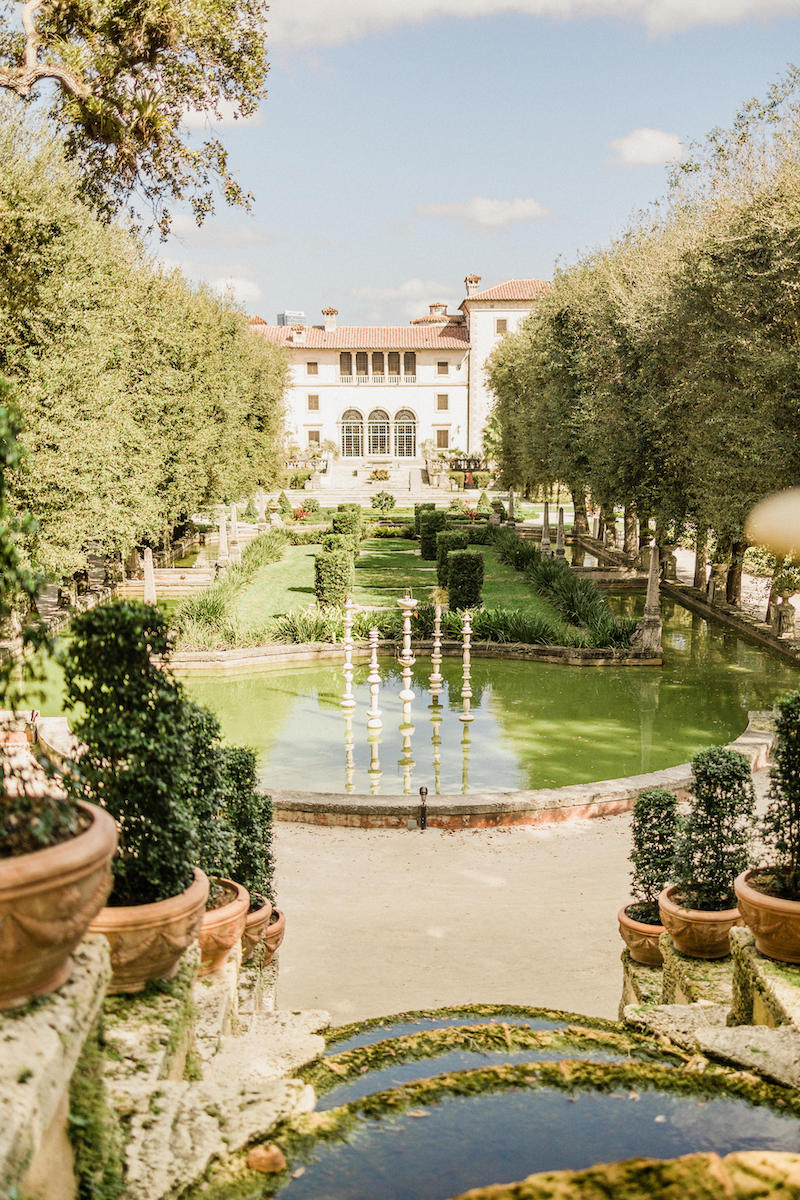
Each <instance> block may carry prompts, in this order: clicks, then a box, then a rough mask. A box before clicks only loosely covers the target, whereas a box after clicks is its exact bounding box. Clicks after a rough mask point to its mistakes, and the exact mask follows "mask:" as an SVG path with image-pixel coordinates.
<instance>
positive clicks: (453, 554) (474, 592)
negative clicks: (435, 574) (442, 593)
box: [447, 550, 483, 611]
mask: <svg viewBox="0 0 800 1200" xmlns="http://www.w3.org/2000/svg"><path fill="white" fill-rule="evenodd" d="M447 575H448V580H449V582H448V591H449V594H450V600H449V607H450V610H451V611H453V610H456V609H462V608H478V607H479V606H480V603H481V593H482V591H483V555H482V554H479V553H478V551H477V550H451V551H450V553H449V554H448V555H447Z"/></svg>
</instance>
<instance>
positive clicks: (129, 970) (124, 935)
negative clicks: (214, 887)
mask: <svg viewBox="0 0 800 1200" xmlns="http://www.w3.org/2000/svg"><path fill="white" fill-rule="evenodd" d="M207 899H208V878H207V877H206V876H205V875H204V874H203V872H202V871H201V870H200V869H199V868H198V867H195V869H194V880H193V882H192V883H191V885H190V886H189V887H188V888H187V889H186V891H185V892H181V894H180V895H179V896H170V897H168V899H166V900H156V901H154V902H153V903H152V904H130V905H115V906H113V907H110V908H104V909H103V910H102V912H100V913H99V914H98V916H97V917H95V919H94V921H92V925H91V929H92V933H102V934H104V935H105V937H106V938H108V943H109V946H110V947H111V969H112V972H113V974H112V976H111V983H110V984H109V987H108V990H109V992H111V993H115V992H141V991H142V989H143V988H144V986H145V985H146V984H148V983H150V981H151V980H153V979H172V977H173V976H174V975H175V974H176V972H177V970H178V966H179V964H180V960H181V956H182V955H183V954H184V952H185V951H186V950H188V948H189V946H191V944H192V942H193V941H194V940H195V938H196V937H197V933H198V930H199V928H200V920H201V918H202V916H203V910H204V909H205V906H206V900H207Z"/></svg>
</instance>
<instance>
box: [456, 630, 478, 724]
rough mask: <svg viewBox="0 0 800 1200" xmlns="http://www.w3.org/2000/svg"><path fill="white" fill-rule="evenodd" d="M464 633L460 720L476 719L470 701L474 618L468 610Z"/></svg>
mask: <svg viewBox="0 0 800 1200" xmlns="http://www.w3.org/2000/svg"><path fill="white" fill-rule="evenodd" d="M462 634H463V638H464V649H463V658H462V675H461V702H462V710H461V712H460V713H459V714H458V719H459V721H464V722H467V721H474V720H475V718H474V717H473V715H472V713H471V712H470V711H469V705H470V701H471V699H472V687H471V686H470V679H471V678H472V669H471V657H472V656H471V651H470V647H471V645H472V618H471V616H470V614H469V613H468V612H466V613H464V624H463V625H462Z"/></svg>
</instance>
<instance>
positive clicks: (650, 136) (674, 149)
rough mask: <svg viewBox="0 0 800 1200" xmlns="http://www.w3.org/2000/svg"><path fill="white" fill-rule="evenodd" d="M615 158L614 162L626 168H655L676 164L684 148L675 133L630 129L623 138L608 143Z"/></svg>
mask: <svg viewBox="0 0 800 1200" xmlns="http://www.w3.org/2000/svg"><path fill="white" fill-rule="evenodd" d="M609 147H610V149H611V150H613V151H614V154H615V155H616V157H615V158H614V160H613V161H614V162H616V163H622V164H624V165H625V166H626V167H656V166H663V165H664V164H665V163H670V162H677V161H679V160H680V159H681V158H682V157H683V154H684V146H683V142H682V141H681V139H680V138H679V137H678V135H677V133H667V132H666V131H665V130H663V129H647V128H642V129H632V130H631V132H630V133H626V134H625V136H624V137H621V138H615V140H614V141H613V142H609Z"/></svg>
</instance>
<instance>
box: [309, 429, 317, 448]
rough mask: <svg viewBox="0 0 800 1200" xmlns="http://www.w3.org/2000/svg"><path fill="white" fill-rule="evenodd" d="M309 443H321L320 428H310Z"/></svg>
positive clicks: (313, 444) (314, 444)
mask: <svg viewBox="0 0 800 1200" xmlns="http://www.w3.org/2000/svg"><path fill="white" fill-rule="evenodd" d="M308 444H309V446H318V445H319V430H318V429H309V431H308Z"/></svg>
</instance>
